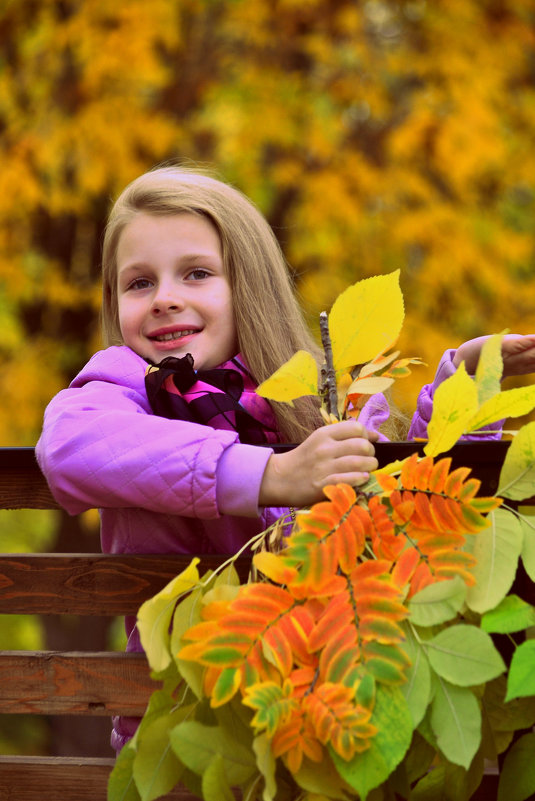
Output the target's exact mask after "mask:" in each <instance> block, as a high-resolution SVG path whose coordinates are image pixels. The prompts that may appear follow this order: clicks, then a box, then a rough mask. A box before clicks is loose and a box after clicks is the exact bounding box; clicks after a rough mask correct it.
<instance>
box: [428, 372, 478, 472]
mask: <svg viewBox="0 0 535 801" xmlns="http://www.w3.org/2000/svg"><path fill="white" fill-rule="evenodd" d="M477 408H478V406H477V387H476V385H475V384H474V381H473V380H472V379H471V378H470V376H469V375H468V373H467V372H466V368H465V366H464V362H463V363H462V364H460V365H459V367H458V368H457V370H456V371H455V373H454V374H453V375H452V376H450V377H449V378H447V379H446V380H445V381H444V382H443V383H442V384H440V385H439V386H438V387H437V389H436V391H435V396H434V399H433V413H432V416H431V420H430V421H429V425H428V427H427V436H428V442H427V444H426V446H425V448H424V451H425V453H426V455H427V456H437V455H438V454H439V453H443V452H444V451H447V450H449V449H450V448H451V447H452V446H453V445H454V444H455V443H456V442H457V440H458V439H459V437H460V436H461V435H462V434H463V433H464V431H465V430H466V427H467V425H468V423H469V421H470V420H471V419H472V418H473V417H474V415H475V414H476V412H477Z"/></svg>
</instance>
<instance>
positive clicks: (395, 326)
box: [329, 270, 405, 372]
mask: <svg viewBox="0 0 535 801" xmlns="http://www.w3.org/2000/svg"><path fill="white" fill-rule="evenodd" d="M404 315H405V311H404V306H403V295H402V293H401V289H400V286H399V270H396V271H395V272H393V273H390V274H389V275H375V276H372V277H371V278H366V279H364V280H363V281H359V282H358V283H356V284H353V285H352V286H350V287H349V288H348V289H346V290H345V292H342V294H341V295H339V296H338V297H337V299H336V300H335V302H334V303H333V306H332V309H331V311H330V313H329V333H330V335H331V342H332V349H333V361H334V368H335V370H336V371H337V372H338V371H340V370H343V369H347V368H349V367H354V366H355V365H357V364H364V363H365V362H369V361H370V360H371V359H373V358H375V356H378V355H379V354H380V353H383V351H385V350H386V349H387V348H389V347H390V346H391V345H393V344H394V342H395V341H396V340H397V338H398V336H399V332H400V331H401V326H402V325H403V317H404Z"/></svg>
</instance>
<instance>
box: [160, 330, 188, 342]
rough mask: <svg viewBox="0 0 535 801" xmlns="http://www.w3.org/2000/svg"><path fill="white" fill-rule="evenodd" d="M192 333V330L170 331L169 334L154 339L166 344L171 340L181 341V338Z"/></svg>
mask: <svg viewBox="0 0 535 801" xmlns="http://www.w3.org/2000/svg"><path fill="white" fill-rule="evenodd" d="M194 333H195V331H193V329H192V330H190V331H172V332H171V333H169V334H161V335H160V336H157V337H156V339H157V340H158V342H168V341H170V340H171V339H181V338H182V337H187V336H189V335H190V334H194Z"/></svg>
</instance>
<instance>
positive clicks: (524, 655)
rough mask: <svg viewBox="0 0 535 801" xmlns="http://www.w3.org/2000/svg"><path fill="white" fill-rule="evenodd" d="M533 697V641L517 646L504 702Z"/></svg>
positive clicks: (534, 655)
mask: <svg viewBox="0 0 535 801" xmlns="http://www.w3.org/2000/svg"><path fill="white" fill-rule="evenodd" d="M528 695H535V640H526V641H525V642H523V643H522V644H521V645H519V646H518V647H517V648H516V649H515V652H514V654H513V658H512V659H511V665H510V667H509V677H508V679H507V695H506V697H505V700H506V701H511V700H512V699H513V698H525V697H526V696H528Z"/></svg>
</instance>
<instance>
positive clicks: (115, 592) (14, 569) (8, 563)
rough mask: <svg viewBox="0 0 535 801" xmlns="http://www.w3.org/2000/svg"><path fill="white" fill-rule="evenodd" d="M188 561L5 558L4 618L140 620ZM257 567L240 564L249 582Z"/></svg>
mask: <svg viewBox="0 0 535 801" xmlns="http://www.w3.org/2000/svg"><path fill="white" fill-rule="evenodd" d="M191 559H192V557H191V556H190V555H189V554H188V555H180V554H171V555H161V556H159V555H156V556H152V555H139V554H138V555H135V556H131V555H121V554H117V555H115V554H114V555H104V554H85V555H79V554H0V613H3V614H47V615H49V614H60V615H61V614H72V615H91V616H93V615H102V616H116V615H135V614H136V612H137V610H138V609H139V607H140V605H141V604H142V603H143V601H146V600H147V599H148V598H151V597H152V596H153V595H155V594H156V593H157V592H159V591H160V590H161V589H162V587H164V586H165V585H166V584H167V583H168V582H169V581H171V579H173V578H174V577H175V576H176V575H178V573H180V572H181V571H182V570H184V568H186V567H187V566H188V565H189V564H190V562H191ZM225 559H226V557H225V556H222V555H207V556H203V557H202V558H201V562H200V564H199V571H200V572H201V574H202V573H203V572H204V571H206V570H214V569H215V568H216V567H219V566H220V565H221V564H222V563H223V562H224V561H225ZM250 564H251V561H250V558H248V557H243V558H240V559H239V560H237V563H236V568H237V570H238V573H239V574H240V577H241V578H242V579H243V580H245V579H246V578H247V575H248V572H249V567H250Z"/></svg>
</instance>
